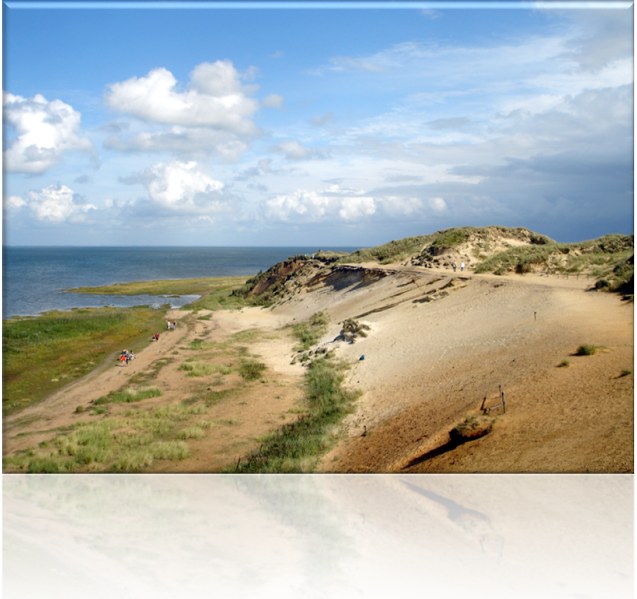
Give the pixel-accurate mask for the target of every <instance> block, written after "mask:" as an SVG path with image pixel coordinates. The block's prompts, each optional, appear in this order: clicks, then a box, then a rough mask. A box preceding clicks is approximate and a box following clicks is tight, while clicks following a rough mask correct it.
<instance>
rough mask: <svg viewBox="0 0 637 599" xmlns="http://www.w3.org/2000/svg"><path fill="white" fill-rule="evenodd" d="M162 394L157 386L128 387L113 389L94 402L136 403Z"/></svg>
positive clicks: (95, 403) (98, 403)
mask: <svg viewBox="0 0 637 599" xmlns="http://www.w3.org/2000/svg"><path fill="white" fill-rule="evenodd" d="M161 394H162V393H161V391H160V390H159V389H158V388H157V387H126V388H125V389H123V390H122V391H117V392H113V391H112V392H111V393H109V394H108V395H104V396H102V397H100V398H98V399H96V400H95V401H94V402H93V404H94V405H97V406H99V405H102V404H106V403H135V402H138V401H142V400H144V399H148V398H149V397H159V396H160V395H161Z"/></svg>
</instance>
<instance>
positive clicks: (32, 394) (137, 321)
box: [2, 306, 164, 415]
mask: <svg viewBox="0 0 637 599" xmlns="http://www.w3.org/2000/svg"><path fill="white" fill-rule="evenodd" d="M163 315H164V311H163V310H153V309H150V308H147V307H144V306H142V307H136V308H111V307H105V308H82V309H77V310H71V311H69V312H61V311H55V312H48V313H46V314H43V315H41V316H38V317H33V318H13V319H8V320H4V321H3V327H2V349H3V351H2V365H3V385H2V390H3V394H2V412H3V415H6V414H10V413H12V412H14V411H16V410H17V409H19V408H20V407H21V406H25V405H28V404H30V403H33V402H36V401H39V400H41V399H43V398H44V397H46V396H47V395H49V394H50V393H52V392H53V391H55V390H57V389H59V388H60V387H62V386H64V385H65V384H67V383H69V382H71V381H73V380H76V379H78V378H80V377H82V376H84V375H85V374H87V373H89V372H90V371H92V370H93V369H94V368H96V367H97V366H98V365H99V364H100V362H102V361H103V360H104V359H105V358H106V357H107V356H109V355H110V354H113V353H114V352H118V351H120V350H121V349H122V347H126V348H129V349H130V348H134V349H136V350H137V351H139V349H141V348H142V347H143V346H145V345H147V344H148V338H149V333H150V332H151V331H154V330H157V329H158V328H159V327H160V326H161V323H162V321H163Z"/></svg>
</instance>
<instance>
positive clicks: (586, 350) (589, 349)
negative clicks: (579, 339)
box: [575, 344, 597, 356]
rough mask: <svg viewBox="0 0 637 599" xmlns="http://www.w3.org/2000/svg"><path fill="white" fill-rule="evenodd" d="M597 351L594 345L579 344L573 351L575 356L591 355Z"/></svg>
mask: <svg viewBox="0 0 637 599" xmlns="http://www.w3.org/2000/svg"><path fill="white" fill-rule="evenodd" d="M596 351H597V346H596V345H590V344H585V345H580V346H579V347H578V348H577V351H576V352H575V355H576V356H592V355H593V354H594V353H595V352H596Z"/></svg>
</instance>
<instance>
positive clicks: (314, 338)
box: [292, 312, 329, 351]
mask: <svg viewBox="0 0 637 599" xmlns="http://www.w3.org/2000/svg"><path fill="white" fill-rule="evenodd" d="M328 323H329V316H328V315H327V314H325V313H324V312H317V313H316V314H313V315H312V316H311V317H310V320H309V321H308V322H301V323H299V324H295V325H293V326H292V334H293V335H294V337H296V339H298V341H299V344H298V345H297V346H296V347H295V348H294V349H295V350H296V351H305V350H307V349H309V348H310V347H312V346H313V345H315V344H316V343H317V342H318V340H319V339H320V338H321V337H322V336H323V335H324V334H325V332H326V331H327V324H328Z"/></svg>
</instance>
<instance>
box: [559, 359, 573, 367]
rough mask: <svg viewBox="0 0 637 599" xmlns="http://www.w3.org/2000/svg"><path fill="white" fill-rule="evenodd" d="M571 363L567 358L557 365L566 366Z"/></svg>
mask: <svg viewBox="0 0 637 599" xmlns="http://www.w3.org/2000/svg"><path fill="white" fill-rule="evenodd" d="M570 365H571V363H570V362H569V361H568V360H562V361H561V362H560V363H559V364H558V365H557V367H558V368H568V367H569V366H570Z"/></svg>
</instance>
